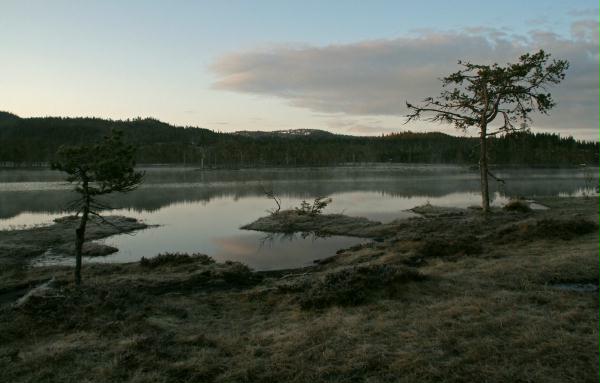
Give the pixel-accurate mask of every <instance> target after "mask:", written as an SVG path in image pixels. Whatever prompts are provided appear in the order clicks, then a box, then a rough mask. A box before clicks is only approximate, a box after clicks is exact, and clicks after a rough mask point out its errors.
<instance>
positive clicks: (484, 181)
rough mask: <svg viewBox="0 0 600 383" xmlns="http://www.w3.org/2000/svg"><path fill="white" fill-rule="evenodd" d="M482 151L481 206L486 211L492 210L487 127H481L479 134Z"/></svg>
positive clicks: (480, 167) (480, 157)
mask: <svg viewBox="0 0 600 383" xmlns="http://www.w3.org/2000/svg"><path fill="white" fill-rule="evenodd" d="M479 142H480V152H479V172H480V178H481V208H482V209H483V212H484V213H488V212H489V211H490V192H489V187H488V160H487V139H486V128H485V127H483V128H482V129H481V134H480V136H479Z"/></svg>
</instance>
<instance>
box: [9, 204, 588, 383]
mask: <svg viewBox="0 0 600 383" xmlns="http://www.w3.org/2000/svg"><path fill="white" fill-rule="evenodd" d="M539 202H541V203H544V204H545V205H547V206H549V207H550V209H549V210H546V211H536V212H524V213H523V212H504V211H497V212H495V213H494V214H492V215H491V216H490V217H488V218H483V217H482V216H481V215H480V214H479V213H478V212H476V211H471V210H465V211H454V212H452V214H447V213H448V212H445V213H443V214H442V213H440V212H441V211H440V210H436V209H430V210H431V211H430V212H429V214H424V218H419V219H413V220H410V221H407V222H403V223H401V224H399V225H398V226H397V227H396V229H395V232H390V233H387V234H386V235H385V236H383V237H381V238H379V236H377V237H378V238H377V240H376V241H373V242H371V243H369V244H366V245H364V246H358V247H355V248H352V249H346V250H344V251H340V252H339V254H337V255H336V256H334V257H332V258H329V259H328V260H326V261H324V262H321V264H319V265H316V266H315V267H312V268H309V269H302V270H293V271H280V272H264V273H253V272H251V271H250V270H249V269H247V268H246V267H245V266H243V265H241V264H239V263H225V264H218V263H214V262H212V260H211V259H210V258H208V257H206V256H203V255H195V256H186V255H181V254H178V255H177V254H176V255H165V256H162V257H161V258H156V259H150V260H144V261H143V262H140V263H135V264H121V265H92V266H86V267H85V268H84V270H83V272H84V274H83V276H84V283H85V285H84V287H83V288H82V289H81V290H77V289H75V288H74V287H73V286H72V283H71V270H70V269H69V268H64V267H61V268H58V267H54V268H52V267H46V268H35V269H22V268H18V269H10V270H6V271H5V272H4V273H3V274H2V275H1V276H0V286H2V290H0V295H2V294H4V296H5V297H7V296H10V294H11V293H12V298H10V299H9V298H5V299H4V304H3V305H2V307H1V308H0V380H1V381H10V382H33V381H35V382H42V381H46V382H54V381H56V382H58V381H60V382H70V381H73V382H75V381H77V382H81V381H88V382H109V381H110V382H114V381H119V382H340V381H343V382H346V381H357V382H358V381H360V382H363V381H367V382H440V381H443V382H465V381H477V382H478V381H481V382H483V381H485V382H556V383H558V382H597V380H598V290H597V286H598V226H597V224H598V199H597V198H590V199H583V198H581V199H546V200H541V201H539ZM428 209H429V208H428ZM51 276H54V277H55V280H56V287H55V288H54V289H51V290H49V291H48V290H47V291H46V292H45V293H43V294H42V296H34V297H32V298H31V299H29V300H28V302H27V303H26V304H24V305H21V306H20V307H18V308H17V307H15V306H14V305H12V304H10V301H11V300H14V298H16V297H17V296H19V295H22V293H24V292H26V291H27V285H31V286H35V285H39V284H41V283H43V282H44V281H46V280H47V279H49V278H50V277H51ZM580 285H586V286H592V288H588V289H583V290H577V289H571V288H570V286H571V287H572V286H580ZM565 286H566V288H565ZM594 286H595V288H594Z"/></svg>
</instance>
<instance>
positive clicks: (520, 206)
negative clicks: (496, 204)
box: [503, 199, 532, 213]
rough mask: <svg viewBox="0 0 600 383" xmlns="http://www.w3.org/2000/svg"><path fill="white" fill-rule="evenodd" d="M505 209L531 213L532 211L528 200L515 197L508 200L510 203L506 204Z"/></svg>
mask: <svg viewBox="0 0 600 383" xmlns="http://www.w3.org/2000/svg"><path fill="white" fill-rule="evenodd" d="M503 209H504V210H506V211H516V212H519V213H530V212H531V211H532V210H531V207H530V206H529V204H528V203H527V202H526V201H523V200H520V199H513V200H510V201H508V203H507V204H506V205H504V207H503Z"/></svg>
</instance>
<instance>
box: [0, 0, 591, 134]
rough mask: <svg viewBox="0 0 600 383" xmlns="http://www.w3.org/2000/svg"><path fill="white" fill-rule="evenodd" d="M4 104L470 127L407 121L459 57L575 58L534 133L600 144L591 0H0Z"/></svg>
mask: <svg viewBox="0 0 600 383" xmlns="http://www.w3.org/2000/svg"><path fill="white" fill-rule="evenodd" d="M0 30H2V33H0V110H5V111H9V112H12V113H15V114H17V115H20V116H22V117H34V116H71V117H75V116H88V117H91V116H94V117H102V118H111V119H127V118H135V117H153V118H157V119H160V120H162V121H165V122H169V123H172V124H175V125H184V126H198V127H203V128H208V129H212V130H216V131H223V132H231V131H239V130H267V131H271V130H281V129H302V128H304V129H324V130H328V131H332V132H335V133H341V134H352V135H380V134H382V133H385V134H388V133H391V132H400V131H406V130H411V131H443V132H446V133H449V134H454V135H464V134H467V135H469V134H473V133H475V132H474V131H473V132H470V131H468V132H466V133H464V132H461V131H456V130H455V129H453V128H452V127H450V126H446V125H438V124H431V123H425V122H411V123H409V124H405V123H404V122H405V120H406V119H405V117H404V116H405V115H406V113H407V110H406V108H405V102H406V101H410V102H413V103H414V102H418V101H419V100H421V99H423V98H424V97H427V96H435V95H437V94H438V93H439V91H440V82H439V78H440V77H443V76H444V75H446V74H449V73H451V72H454V71H456V70H458V66H457V62H458V60H467V61H471V62H474V63H483V64H488V63H493V62H498V63H500V64H505V63H507V62H513V61H515V60H517V58H518V57H519V56H520V55H521V54H523V53H526V52H533V51H537V50H538V49H545V50H546V51H548V52H549V53H551V54H552V57H555V58H557V59H567V60H568V61H569V62H570V64H571V65H570V68H569V70H568V72H567V77H566V79H565V80H564V81H563V82H562V83H561V84H558V85H556V86H554V87H553V88H552V89H551V92H552V94H553V96H554V98H555V100H556V101H557V106H556V107H555V108H554V109H553V110H552V111H550V114H549V115H548V116H540V115H536V114H534V115H532V118H533V123H532V130H533V131H536V132H537V131H544V132H552V133H559V134H561V135H562V136H573V137H575V138H577V139H586V140H595V141H598V132H599V131H598V82H599V81H598V3H597V2H596V1H591V0H585V1H584V0H570V1H568V2H567V1H549V0H546V1H538V0H528V1H522V0H519V1H512V0H506V1H502V2H486V1H481V0H478V1H471V0H468V1H467V0H465V1H425V0H423V1H400V0H396V1H376V0H372V1H351V0H348V1H341V0H339V1H333V0H332V1H311V0H303V1H284V0H281V1H269V0H263V1H260V0H255V1H233V0H222V1H184V0H170V1H167V0H163V1H153V0H144V1H141V0H137V1H136V0H130V1H127V0H119V1H117V0H96V1H92V0H77V1H76V0H70V1H67V0H52V1H51V0H37V1H29V0H0Z"/></svg>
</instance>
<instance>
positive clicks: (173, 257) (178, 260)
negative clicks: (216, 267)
mask: <svg viewBox="0 0 600 383" xmlns="http://www.w3.org/2000/svg"><path fill="white" fill-rule="evenodd" d="M190 263H200V264H202V265H209V264H211V263H215V261H214V260H213V259H212V258H211V257H209V256H208V255H206V254H200V253H194V254H191V255H189V254H186V253H162V254H158V255H157V256H156V257H152V258H146V257H142V259H141V260H140V266H142V267H144V268H148V269H154V268H157V267H161V266H166V265H168V266H177V265H185V264H190Z"/></svg>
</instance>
